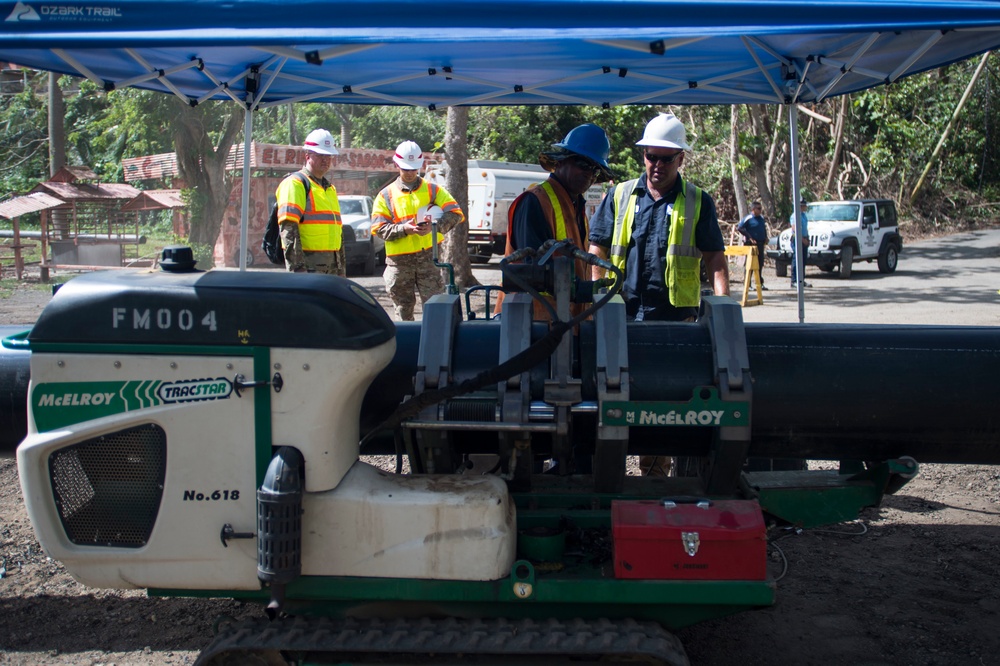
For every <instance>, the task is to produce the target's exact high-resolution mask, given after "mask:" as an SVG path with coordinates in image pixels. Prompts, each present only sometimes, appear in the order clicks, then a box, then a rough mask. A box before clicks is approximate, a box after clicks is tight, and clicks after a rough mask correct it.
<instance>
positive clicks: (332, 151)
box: [302, 129, 337, 155]
mask: <svg viewBox="0 0 1000 666" xmlns="http://www.w3.org/2000/svg"><path fill="white" fill-rule="evenodd" d="M302 147H303V148H305V149H306V150H308V151H311V152H314V153H319V154H320V155H336V154H337V147H336V146H334V145H333V135H332V134H330V133H329V132H327V131H326V130H325V129H317V130H313V131H312V132H309V136H307V137H306V142H305V144H303V146H302Z"/></svg>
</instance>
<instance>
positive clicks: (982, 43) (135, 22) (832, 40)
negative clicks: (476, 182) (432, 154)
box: [0, 0, 1000, 109]
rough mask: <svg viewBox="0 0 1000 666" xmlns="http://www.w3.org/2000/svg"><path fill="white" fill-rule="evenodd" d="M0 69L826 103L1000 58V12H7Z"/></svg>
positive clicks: (576, 1) (302, 96) (262, 8)
mask: <svg viewBox="0 0 1000 666" xmlns="http://www.w3.org/2000/svg"><path fill="white" fill-rule="evenodd" d="M0 16H3V17H4V21H3V23H2V25H0V60H6V61H11V62H16V63H18V64H21V65H25V66H29V67H35V68H39V69H47V70H52V71H57V72H62V73H67V74H73V75H77V76H86V77H88V78H91V79H93V80H94V81H96V82H98V83H99V84H100V85H103V86H104V87H105V88H106V89H108V90H110V89H114V88H121V87H125V86H137V87H142V88H148V89H152V90H159V91H163V92H169V93H172V94H176V95H178V96H181V97H183V98H186V99H187V100H188V101H191V102H200V101H204V100H208V99H226V98H231V99H236V100H238V101H240V102H241V103H242V104H244V105H245V106H247V108H251V109H252V108H263V107H267V106H270V105H274V104H282V103H288V102H293V101H323V102H336V103H346V104H402V105H413V106H421V107H427V108H432V109H434V108H444V107H446V106H451V105H519V104H524V105H548V104H585V105H597V106H607V107H613V106H619V105H625V104H667V103H670V104H731V103H744V102H746V103H772V104H787V103H792V102H795V103H799V102H810V101H819V100H822V99H824V98H827V97H830V96H833V95H840V94H844V93H848V92H854V91H858V90H862V89H865V88H870V87H872V86H877V85H883V84H888V83H892V82H894V81H897V80H898V79H899V78H900V77H902V76H906V75H909V74H913V73H916V72H921V71H925V70H928V69H932V68H935V67H940V66H942V65H945V64H948V63H951V62H955V61H958V60H963V59H965V58H968V57H970V56H973V55H976V54H979V53H982V52H984V51H988V50H991V49H993V48H995V47H997V46H998V45H1000V3H998V2H997V1H996V0H869V1H866V2H845V1H835V0H813V1H811V2H802V1H801V0H795V1H794V2H791V1H788V0H752V1H751V0H544V1H542V0H489V1H487V0H442V1H441V2H436V3H434V4H433V5H427V4H425V3H422V2H416V1H415V0H377V1H376V0H354V1H353V2H350V3H337V4H331V3H329V2H326V1H325V0H322V1H321V0H300V1H299V2H296V3H294V4H292V5H289V4H288V3H286V2H278V1H277V0H241V1H238V2H232V1H225V2H220V1H218V0H179V1H165V0H155V1H153V0H119V1H118V2H115V3H107V4H103V3H99V4H86V3H80V4H75V3H71V4H59V5H54V4H43V3H37V2H30V1H18V2H16V3H12V2H6V3H2V4H0Z"/></svg>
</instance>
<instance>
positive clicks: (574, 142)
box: [552, 123, 611, 174]
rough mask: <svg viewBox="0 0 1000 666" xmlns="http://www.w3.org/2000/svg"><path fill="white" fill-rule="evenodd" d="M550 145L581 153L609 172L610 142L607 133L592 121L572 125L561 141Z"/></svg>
mask: <svg viewBox="0 0 1000 666" xmlns="http://www.w3.org/2000/svg"><path fill="white" fill-rule="evenodd" d="M552 147H553V148H560V149H562V150H568V151H570V152H571V153H576V154H577V155H582V156H583V157H586V158H587V159H589V160H591V161H593V162H595V163H596V164H598V165H600V167H601V168H602V169H604V170H605V171H607V172H608V173H609V174H610V173H611V167H610V166H608V154H609V153H610V152H611V142H610V141H608V135H607V133H606V132H605V131H604V130H603V129H601V128H600V127H598V126H597V125H595V124H594V123H586V124H584V125H580V126H578V127H574V128H573V129H571V130H570V131H569V134H567V135H566V138H565V139H563V140H562V142H561V143H553V144H552Z"/></svg>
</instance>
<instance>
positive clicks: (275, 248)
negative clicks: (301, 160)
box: [260, 171, 309, 265]
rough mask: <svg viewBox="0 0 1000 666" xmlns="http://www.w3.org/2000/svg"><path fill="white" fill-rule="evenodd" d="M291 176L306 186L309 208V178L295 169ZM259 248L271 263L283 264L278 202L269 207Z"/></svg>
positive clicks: (283, 253)
mask: <svg viewBox="0 0 1000 666" xmlns="http://www.w3.org/2000/svg"><path fill="white" fill-rule="evenodd" d="M292 177H294V178H298V179H299V182H301V183H302V185H303V186H305V188H306V210H308V209H309V179H308V178H307V177H306V176H305V175H304V174H303V173H302V172H301V171H296V172H295V173H293V174H292ZM260 249H261V251H262V252H263V253H264V255H265V256H266V257H267V258H268V259H269V260H270V262H271V263H272V264H279V265H283V264H284V263H285V250H284V249H283V248H282V247H281V227H279V226H278V202H277V201H275V202H274V206H272V207H271V216H270V217H269V218H267V226H266V227H265V228H264V238H262V239H261V241H260Z"/></svg>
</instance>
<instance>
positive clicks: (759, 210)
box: [736, 201, 767, 289]
mask: <svg viewBox="0 0 1000 666" xmlns="http://www.w3.org/2000/svg"><path fill="white" fill-rule="evenodd" d="M736 231H738V232H740V234H742V236H743V238H745V239H746V244H747V245H756V246H757V265H758V266H759V267H760V270H761V275H760V288H761V289H767V287H765V286H764V257H765V256H766V255H765V254H764V251H765V250H766V249H767V223H766V222H765V221H764V208H763V207H762V206H761V205H760V202H759V201H754V202H753V205H752V206H750V214H749V215H747V216H746V217H744V218H743V219H742V220H740V223H739V224H737V225H736Z"/></svg>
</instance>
